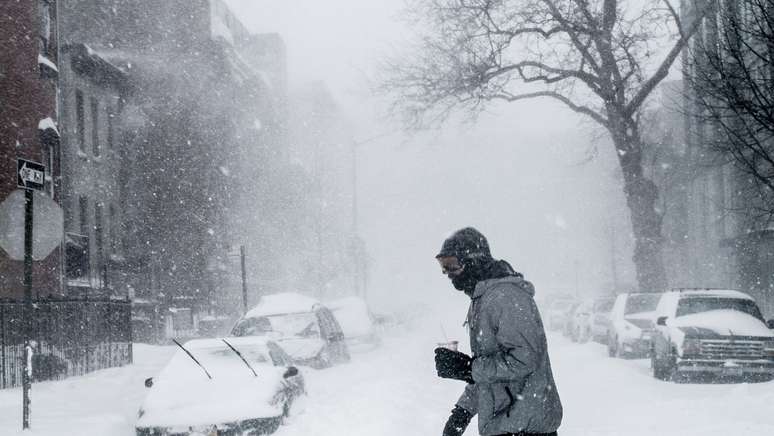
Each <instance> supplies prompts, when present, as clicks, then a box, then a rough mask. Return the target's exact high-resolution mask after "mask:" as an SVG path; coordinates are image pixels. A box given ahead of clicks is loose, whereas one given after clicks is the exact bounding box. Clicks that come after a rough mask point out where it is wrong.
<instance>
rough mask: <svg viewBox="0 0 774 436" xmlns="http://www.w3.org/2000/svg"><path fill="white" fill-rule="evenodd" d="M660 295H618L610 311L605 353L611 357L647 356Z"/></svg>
mask: <svg viewBox="0 0 774 436" xmlns="http://www.w3.org/2000/svg"><path fill="white" fill-rule="evenodd" d="M659 298H661V294H660V293H647V294H646V293H642V294H640V293H638V294H621V295H619V296H618V297H616V299H615V304H613V310H611V311H610V324H609V329H608V332H607V352H608V355H610V356H611V357H641V356H648V355H649V354H650V350H651V337H652V334H653V328H654V324H655V310H656V305H658V301H659Z"/></svg>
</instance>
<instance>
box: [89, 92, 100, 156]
mask: <svg viewBox="0 0 774 436" xmlns="http://www.w3.org/2000/svg"><path fill="white" fill-rule="evenodd" d="M91 148H92V151H93V152H94V156H99V102H98V101H97V99H96V98H93V97H92V99H91Z"/></svg>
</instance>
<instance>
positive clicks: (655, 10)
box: [383, 0, 711, 292]
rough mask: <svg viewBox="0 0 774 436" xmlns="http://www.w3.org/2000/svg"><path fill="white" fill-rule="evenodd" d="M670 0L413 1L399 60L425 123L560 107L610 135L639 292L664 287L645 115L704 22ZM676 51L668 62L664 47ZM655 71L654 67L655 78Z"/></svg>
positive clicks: (400, 105) (401, 76)
mask: <svg viewBox="0 0 774 436" xmlns="http://www.w3.org/2000/svg"><path fill="white" fill-rule="evenodd" d="M709 1H711V0H707V2H705V1H704V0H700V1H698V2H697V3H696V4H695V5H696V9H695V10H694V11H689V12H690V13H686V14H683V15H684V16H686V17H693V18H688V19H686V20H683V18H682V17H681V16H680V14H678V12H677V10H676V8H675V7H674V6H673V5H672V4H670V2H669V0H645V1H644V2H632V1H629V2H627V1H621V0H425V1H415V2H413V3H411V5H410V6H409V15H408V16H409V18H410V19H411V20H413V24H414V25H415V27H416V28H417V29H420V30H419V32H420V35H419V40H418V45H419V47H418V51H416V55H415V56H413V57H411V58H409V59H408V60H406V59H405V58H404V59H401V60H397V61H394V62H390V64H389V65H388V69H389V70H388V71H389V72H388V78H387V79H386V80H385V82H384V84H383V86H384V89H385V90H388V91H390V92H397V98H396V100H395V102H396V103H395V109H396V110H398V111H399V112H400V113H401V114H402V115H403V116H404V117H405V120H406V121H407V122H409V123H410V124H414V125H424V124H425V123H427V122H437V121H441V120H443V119H445V118H446V117H447V116H448V115H449V114H450V113H451V111H452V110H455V109H463V110H469V111H472V113H473V114H475V113H477V111H480V110H482V108H484V107H485V106H486V104H487V103H490V102H494V101H505V102H516V101H520V100H527V99H533V98H541V97H545V98H549V99H554V100H557V101H559V102H561V103H563V104H564V105H566V106H567V107H569V108H570V109H572V110H573V111H575V112H577V113H580V114H583V115H585V116H587V117H589V118H590V119H592V120H593V121H594V122H596V123H598V124H599V125H601V126H602V127H604V128H605V129H606V130H607V132H609V134H610V137H611V139H612V142H613V145H614V146H615V151H616V153H617V155H618V160H619V163H620V166H621V169H622V172H623V176H624V177H623V179H624V183H623V189H624V193H625V195H626V199H627V203H628V206H629V209H630V211H631V214H630V215H631V221H632V228H633V233H634V236H635V253H634V262H635V265H636V267H637V279H638V282H639V285H640V289H641V290H642V291H644V292H647V291H660V290H662V289H663V288H664V287H665V285H666V277H665V272H664V265H663V260H662V258H661V251H662V248H661V247H662V243H663V242H662V236H661V221H662V217H661V215H660V214H659V213H658V211H657V210H656V208H655V204H656V201H657V198H658V189H657V187H656V185H655V184H654V183H653V181H652V180H649V179H648V178H647V177H646V176H645V174H644V173H643V149H644V147H645V144H644V143H643V142H642V141H641V138H640V121H639V116H638V115H639V111H640V110H641V108H642V106H643V103H644V102H645V100H646V99H647V97H648V96H649V95H650V94H651V92H652V91H653V90H654V88H655V87H656V86H657V85H658V84H659V82H661V81H662V80H663V79H664V78H665V77H666V76H667V74H668V72H669V69H670V67H671V66H672V64H673V63H674V62H675V60H676V59H677V58H678V56H679V55H680V53H681V51H682V49H683V48H684V47H685V46H686V45H687V43H688V41H689V39H690V38H691V37H692V35H693V34H694V33H695V32H696V30H697V28H698V27H699V23H700V21H701V20H700V18H702V17H703V16H704V15H705V14H706V11H707V9H708V7H709V4H710V3H709ZM664 42H666V43H667V44H669V49H668V51H667V52H666V54H664V55H663V57H662V58H660V59H653V58H655V57H656V56H657V55H658V54H657V52H656V50H655V46H656V45H658V44H660V43H664ZM651 61H652V63H653V64H654V69H653V71H647V69H648V67H649V66H650V64H651Z"/></svg>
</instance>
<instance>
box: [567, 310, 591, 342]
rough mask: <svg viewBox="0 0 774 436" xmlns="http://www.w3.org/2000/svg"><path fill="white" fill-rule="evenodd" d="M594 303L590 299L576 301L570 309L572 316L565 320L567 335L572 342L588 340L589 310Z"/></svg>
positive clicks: (589, 334)
mask: <svg viewBox="0 0 774 436" xmlns="http://www.w3.org/2000/svg"><path fill="white" fill-rule="evenodd" d="M593 306H594V304H593V302H591V301H584V302H582V303H578V305H577V306H575V309H574V310H573V311H572V316H571V317H570V319H569V320H568V321H567V328H566V330H567V336H569V337H570V340H572V341H573V342H581V343H583V342H588V340H589V339H591V310H592V308H593Z"/></svg>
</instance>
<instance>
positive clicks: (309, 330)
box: [231, 292, 350, 368]
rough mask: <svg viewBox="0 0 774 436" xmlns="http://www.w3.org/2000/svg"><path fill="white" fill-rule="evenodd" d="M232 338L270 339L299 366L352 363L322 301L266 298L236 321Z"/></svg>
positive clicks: (292, 296) (282, 296) (284, 295)
mask: <svg viewBox="0 0 774 436" xmlns="http://www.w3.org/2000/svg"><path fill="white" fill-rule="evenodd" d="M231 335H232V336H267V337H268V338H270V339H272V340H274V341H276V342H277V343H278V344H280V346H282V347H283V348H284V349H285V350H286V351H287V352H288V354H290V356H291V357H292V358H293V361H294V363H295V364H297V365H307V366H311V367H313V368H327V367H330V366H332V365H335V364H338V363H343V362H349V359H350V357H349V349H348V347H347V344H346V342H345V340H344V333H343V332H342V330H341V326H340V325H339V323H338V321H337V320H336V318H335V317H334V316H333V313H332V312H331V311H330V310H329V309H328V308H327V307H326V306H324V305H322V304H321V303H320V302H319V301H317V300H315V299H313V298H310V297H307V296H305V295H301V294H296V293H291V292H288V293H282V294H273V295H265V296H263V297H261V301H260V302H259V303H258V305H257V306H255V307H254V308H252V309H251V310H250V311H249V312H247V313H246V314H245V315H244V316H243V317H242V318H240V319H239V321H237V323H236V324H235V325H234V327H233V328H232V330H231Z"/></svg>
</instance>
